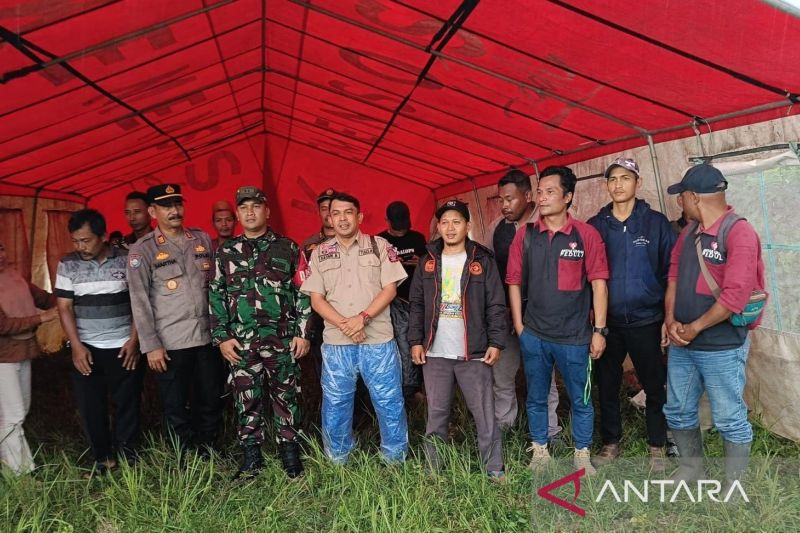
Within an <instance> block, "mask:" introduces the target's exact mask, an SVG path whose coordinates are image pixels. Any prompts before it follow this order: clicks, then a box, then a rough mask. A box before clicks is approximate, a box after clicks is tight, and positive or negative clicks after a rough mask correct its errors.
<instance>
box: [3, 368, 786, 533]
mask: <svg viewBox="0 0 800 533" xmlns="http://www.w3.org/2000/svg"><path fill="white" fill-rule="evenodd" d="M68 370H69V361H68V360H67V359H66V358H64V357H56V358H52V359H48V360H43V361H38V362H37V363H36V366H35V368H34V372H35V374H34V376H35V383H34V405H33V408H32V412H31V415H30V417H29V419H30V423H29V424H28V425H27V431H28V436H29V440H30V442H31V443H32V444H33V445H35V446H38V447H39V449H38V452H37V462H38V464H40V465H41V467H40V469H39V470H38V471H37V473H36V474H35V475H34V476H25V477H21V478H12V477H9V476H4V477H0V531H4V532H12V531H81V532H82V531H96V532H102V533H111V532H127V531H200V532H206V531H210V532H216V531H265V532H272V531H290V532H300V531H387V532H388V531H391V532H396V531H426V532H427V531H532V530H536V531H552V530H554V531H601V530H602V531H610V530H616V531H653V530H656V529H657V530H662V531H743V530H759V531H789V530H797V529H798V526H797V524H800V475H799V473H800V445H798V444H796V443H793V442H790V441H787V440H784V439H781V438H778V437H775V436H773V435H771V434H770V433H769V432H768V431H767V430H766V429H765V428H763V427H761V426H759V425H758V424H757V422H756V439H755V442H754V447H753V450H754V451H753V453H754V456H756V458H755V459H754V464H753V467H752V468H751V475H750V480H749V482H748V484H747V485H746V487H747V493H748V496H749V497H750V500H751V501H750V503H742V504H739V505H734V504H725V505H723V504H715V503H713V502H708V501H705V502H702V503H692V502H689V501H686V498H679V500H678V501H677V502H675V503H658V502H654V501H652V500H651V501H650V502H649V503H643V502H640V501H633V502H629V503H617V502H616V501H614V500H613V499H609V498H607V497H606V498H604V499H602V500H601V501H599V502H598V501H595V500H596V498H597V496H598V494H599V493H600V491H601V489H602V483H603V481H604V480H605V479H612V480H614V483H615V484H617V486H618V487H621V486H622V484H621V480H622V479H623V478H624V479H635V480H638V481H641V480H642V479H645V478H646V477H647V474H648V473H647V471H646V468H645V465H646V459H645V454H646V451H645V450H646V446H645V443H644V439H643V436H644V433H645V430H644V420H643V417H642V416H641V415H640V414H639V413H637V412H636V411H635V410H634V409H633V408H632V407H630V406H629V405H628V404H627V402H624V404H623V405H624V417H625V421H626V425H625V436H624V441H623V442H624V443H625V452H624V456H625V458H626V461H625V462H622V463H619V465H618V467H617V468H614V469H608V470H606V471H601V474H600V475H599V476H598V477H597V478H593V479H591V480H589V479H587V478H583V479H582V480H581V481H582V492H581V495H580V496H579V497H578V498H577V501H576V504H577V505H579V506H581V507H582V508H584V509H585V510H586V516H585V517H583V518H581V517H580V516H578V515H576V514H573V513H570V512H568V511H566V510H564V509H561V508H560V507H556V506H554V505H553V504H552V503H550V502H547V501H545V500H543V499H542V498H540V497H539V496H537V490H538V489H539V488H540V487H541V486H543V485H545V484H547V483H550V482H552V481H553V480H555V479H558V478H559V477H561V476H563V475H566V474H569V473H571V472H572V468H571V461H570V457H571V450H570V449H569V448H566V447H564V448H561V449H559V450H557V452H556V456H557V457H559V460H558V461H556V462H555V464H554V465H553V467H552V468H551V469H549V470H548V471H546V472H544V473H541V474H536V475H534V474H532V473H531V472H530V471H529V470H527V468H526V465H527V457H526V454H525V446H526V438H525V431H524V429H523V427H522V425H518V426H517V427H516V428H514V430H513V431H511V432H510V433H509V434H508V435H507V438H506V440H505V452H506V463H507V471H508V480H507V482H506V483H505V484H503V485H496V484H494V483H492V482H491V481H489V480H488V479H487V478H486V477H485V476H484V475H482V474H481V472H480V469H479V465H478V458H477V452H476V447H475V444H474V442H475V441H474V437H475V436H474V431H473V429H472V425H471V423H469V422H468V420H469V417H468V416H467V415H466V414H465V413H464V411H463V409H461V408H459V409H457V410H456V413H455V416H454V425H453V435H452V437H453V443H452V444H451V445H447V446H444V448H443V449H442V455H443V457H444V459H445V468H443V470H442V471H441V472H439V473H438V474H435V475H430V474H428V473H426V472H425V469H424V467H423V462H422V461H421V459H420V457H419V453H420V435H421V434H422V431H423V428H424V409H422V408H418V409H415V410H413V411H412V412H411V413H409V419H410V431H409V433H410V436H411V445H412V446H411V448H412V456H411V458H410V459H409V460H408V461H407V462H406V463H405V464H403V465H394V466H387V465H384V464H382V463H381V461H380V460H379V459H378V457H377V444H378V436H377V433H376V430H375V429H374V425H371V424H365V426H366V428H365V429H364V430H363V431H361V432H360V433H359V441H360V447H359V450H358V451H357V452H356V453H354V454H353V456H352V458H351V461H350V462H349V463H348V464H347V465H346V466H334V465H332V464H331V463H329V462H328V461H327V460H326V459H325V458H324V456H323V454H322V453H321V451H320V449H319V447H318V446H317V445H315V444H312V445H311V448H310V449H309V452H308V455H307V458H306V461H305V462H306V475H305V476H304V477H303V478H302V479H300V480H299V481H295V482H290V481H288V480H287V478H286V477H285V476H284V474H283V472H282V470H281V468H280V464H279V463H278V460H277V458H276V457H275V447H274V445H265V450H264V451H265V456H266V458H267V468H266V469H265V471H264V472H263V473H262V475H261V476H259V477H258V478H256V479H255V480H254V481H252V482H249V483H246V484H242V485H239V486H235V485H232V484H231V483H230V482H229V480H230V478H231V476H232V474H233V473H234V472H235V471H236V468H237V461H238V457H239V456H238V450H237V449H236V448H237V447H236V445H235V443H234V442H233V438H232V437H233V434H234V431H233V428H232V427H227V428H226V435H227V436H228V437H229V439H228V441H227V443H226V448H225V451H224V453H223V456H222V457H219V458H216V459H214V460H212V461H210V462H204V461H202V460H200V459H199V458H197V457H195V456H193V455H190V456H189V458H188V460H187V461H185V463H184V464H183V466H179V465H178V463H177V461H176V460H175V454H174V452H173V451H172V447H171V446H170V444H169V443H167V442H165V441H164V440H163V437H161V435H160V433H159V432H157V431H155V432H148V433H147V442H146V444H145V447H144V450H143V453H142V460H141V461H140V463H139V464H137V465H136V466H135V467H133V468H129V467H127V466H126V465H123V466H122V468H121V469H120V470H118V471H117V472H115V473H114V474H113V475H111V476H106V477H102V478H95V479H92V480H90V481H87V480H84V479H82V476H81V474H82V473H83V472H85V468H86V466H87V465H88V464H89V463H90V461H89V459H88V457H87V456H86V453H85V444H84V441H83V438H82V436H81V433H80V428H79V425H78V420H77V417H76V415H75V413H74V409H73V407H72V402H71V400H70V399H69V398H70V396H69V380H68V379H67V372H68ZM148 392H150V393H152V392H153V391H152V390H149V391H148ZM151 396H152V395H151ZM562 403H563V402H562ZM144 417H145V424H146V427H151V426H152V425H154V424H156V422H157V418H158V416H157V408H156V406H155V404H154V403H151V402H148V403H146V405H145V415H144ZM721 447H722V445H721V439H720V438H719V436H718V435H715V434H711V435H709V436H708V437H707V439H706V451H707V454H708V455H709V456H710V457H717V458H718V457H719V456H720V455H721ZM556 494H557V495H558V496H559V497H561V498H564V499H566V500H570V501H571V500H572V498H573V495H574V489H573V488H572V487H571V486H566V487H562V488H561V489H559V491H557V492H556ZM668 497H669V495H668Z"/></svg>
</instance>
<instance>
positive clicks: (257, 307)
mask: <svg viewBox="0 0 800 533" xmlns="http://www.w3.org/2000/svg"><path fill="white" fill-rule="evenodd" d="M298 264H299V249H298V247H297V244H295V242H294V241H292V240H291V239H288V238H286V237H283V236H281V235H278V234H276V233H273V232H272V230H270V229H268V230H267V232H266V233H265V234H264V235H262V236H261V237H258V238H256V239H248V238H247V237H245V236H244V235H240V236H238V237H235V238H233V239H229V240H228V241H226V242H225V244H223V245H222V246H220V248H219V249H218V250H217V254H216V267H217V268H216V272H215V275H214V279H213V280H212V281H211V282H210V283H209V293H208V301H209V309H210V314H211V336H212V338H213V342H214V344H216V345H218V344H219V343H221V342H224V341H226V340H229V339H232V338H235V339H237V340H238V341H239V342H240V343H242V345H244V348H245V349H252V348H255V347H258V348H266V347H269V346H272V347H274V348H276V349H280V348H281V347H283V348H286V347H287V346H288V344H289V342H290V341H291V338H292V337H302V338H308V334H307V332H306V329H307V323H308V317H309V315H310V314H311V303H310V300H309V297H308V296H307V295H306V294H303V293H301V292H300V290H299V284H300V273H299V272H297V269H298Z"/></svg>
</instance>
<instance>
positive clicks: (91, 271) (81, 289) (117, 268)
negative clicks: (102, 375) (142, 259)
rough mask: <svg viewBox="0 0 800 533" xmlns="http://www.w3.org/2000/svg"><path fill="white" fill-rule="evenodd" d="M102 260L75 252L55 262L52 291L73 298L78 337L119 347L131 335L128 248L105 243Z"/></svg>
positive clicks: (85, 340) (102, 346)
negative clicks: (127, 269) (53, 288)
mask: <svg viewBox="0 0 800 533" xmlns="http://www.w3.org/2000/svg"><path fill="white" fill-rule="evenodd" d="M107 250H108V251H107V254H106V257H105V259H104V260H103V262H102V263H98V262H97V260H95V259H90V260H84V259H81V256H80V255H79V254H78V253H77V252H73V253H70V254H67V255H65V256H64V258H63V259H61V261H60V262H59V263H58V269H57V272H56V287H55V291H54V292H55V295H56V296H58V297H59V298H67V299H70V300H72V310H73V313H74V314H75V323H76V326H77V328H78V337H79V338H80V340H81V342H82V343H84V344H89V345H91V346H94V347H95V348H104V349H106V348H119V347H120V346H122V345H123V344H125V343H126V342H127V341H128V339H129V338H130V335H131V300H130V295H129V294H128V281H127V274H126V265H127V263H128V252H127V250H122V249H120V248H115V247H113V246H108V247H107Z"/></svg>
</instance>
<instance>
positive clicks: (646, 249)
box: [588, 200, 676, 327]
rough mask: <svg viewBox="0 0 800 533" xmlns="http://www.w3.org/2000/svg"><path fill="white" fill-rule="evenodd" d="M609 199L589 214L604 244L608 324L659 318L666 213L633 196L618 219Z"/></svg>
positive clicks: (669, 239) (669, 238)
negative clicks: (625, 216) (628, 212)
mask: <svg viewBox="0 0 800 533" xmlns="http://www.w3.org/2000/svg"><path fill="white" fill-rule="evenodd" d="M611 207H612V204H608V205H607V206H605V207H604V208H602V209H601V210H600V212H599V213H598V214H597V215H595V216H593V217H592V218H590V219H589V221H588V222H589V224H591V225H592V226H594V227H595V228H596V229H597V231H599V232H600V235H601V236H602V237H603V241H604V242H605V243H606V255H607V256H608V266H609V269H610V270H611V278H610V279H609V280H608V325H609V326H612V327H638V326H646V325H648V324H653V323H655V322H660V321H661V320H663V319H664V293H665V291H666V287H667V273H668V272H669V260H670V254H671V252H672V247H673V246H674V245H675V239H676V235H675V232H674V231H673V230H672V226H671V225H670V223H669V220H667V217H665V216H664V215H662V214H661V213H659V212H657V211H654V210H652V209H650V206H649V205H648V204H647V202H645V201H644V200H636V205H635V206H634V208H633V212H632V213H631V216H630V217H628V220H626V221H625V222H620V221H619V220H617V219H616V218H614V215H613V214H612V212H611Z"/></svg>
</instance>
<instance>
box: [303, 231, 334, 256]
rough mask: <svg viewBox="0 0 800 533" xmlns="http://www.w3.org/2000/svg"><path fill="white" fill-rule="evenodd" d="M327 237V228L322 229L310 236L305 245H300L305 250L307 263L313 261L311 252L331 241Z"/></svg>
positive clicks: (304, 242)
mask: <svg viewBox="0 0 800 533" xmlns="http://www.w3.org/2000/svg"><path fill="white" fill-rule="evenodd" d="M330 238H331V237H328V236H327V235H325V228H322V229H320V230H319V231H318V232H316V233H314V234H313V235H310V236H309V237H308V238H307V239H306V240H304V241H303V244H301V245H300V248H301V249H302V250H303V253H305V254H306V261H311V252H313V251H314V249H315V248H316V247H317V246H319V245H320V243H323V242H325V241H327V240H328V239H330Z"/></svg>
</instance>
